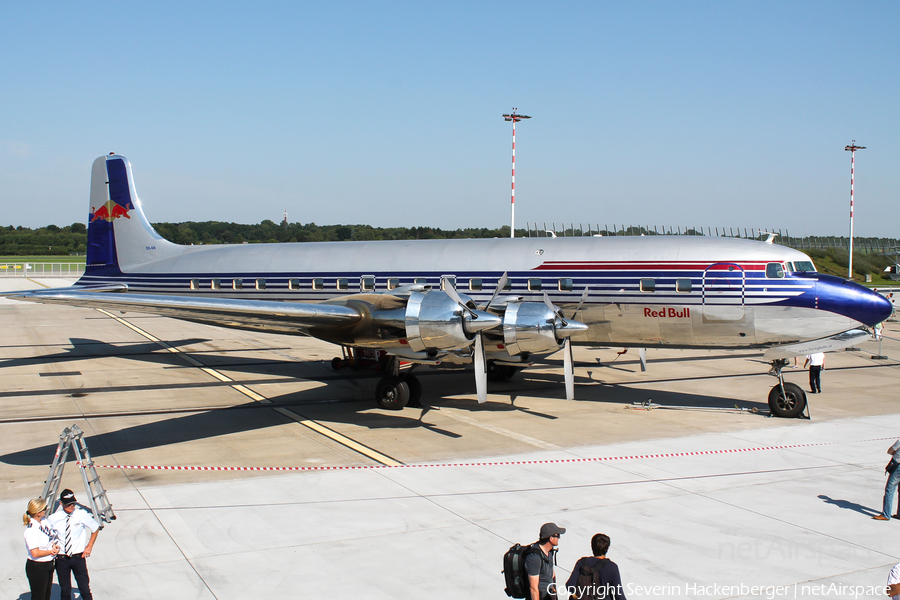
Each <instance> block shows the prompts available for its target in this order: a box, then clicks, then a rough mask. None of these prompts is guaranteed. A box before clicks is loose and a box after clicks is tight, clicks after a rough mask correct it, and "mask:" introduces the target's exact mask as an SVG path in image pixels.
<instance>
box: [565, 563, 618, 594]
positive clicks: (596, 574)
mask: <svg viewBox="0 0 900 600" xmlns="http://www.w3.org/2000/svg"><path fill="white" fill-rule="evenodd" d="M608 562H609V559H608V558H601V559H599V560H598V561H597V563H596V564H594V566H593V567H590V566H588V565H587V561H585V562H583V563H582V564H581V572H580V573H579V574H578V579H577V580H576V582H575V589H576V591H575V593H574V594H573V595H572V598H577V599H578V600H604V599H607V598H609V597H610V596H611V595H610V594H607V593H606V592H607V590H606V587H605V585H606V584H605V583H604V582H603V578H602V577H601V576H600V570H601V569H603V566H604V565H605V564H606V563H608ZM612 597H614V596H612Z"/></svg>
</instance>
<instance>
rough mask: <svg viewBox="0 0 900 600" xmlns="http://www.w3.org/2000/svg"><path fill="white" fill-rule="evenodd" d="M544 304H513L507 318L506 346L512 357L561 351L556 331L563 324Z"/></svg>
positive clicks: (504, 322)
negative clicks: (526, 353) (528, 353)
mask: <svg viewBox="0 0 900 600" xmlns="http://www.w3.org/2000/svg"><path fill="white" fill-rule="evenodd" d="M558 320H559V319H558V318H557V316H556V313H554V312H553V311H552V310H550V307H548V306H547V305H546V304H544V303H543V302H512V303H510V304H507V305H506V312H505V313H504V315H503V343H504V344H505V345H506V351H507V352H509V354H510V355H513V356H514V355H516V354H522V353H525V352H530V353H541V352H551V351H555V350H558V349H559V346H560V344H561V343H562V342H561V341H560V340H558V339H557V337H556V336H557V332H556V329H557V327H558V326H561V325H562V323H561V322H560V323H557V321H558Z"/></svg>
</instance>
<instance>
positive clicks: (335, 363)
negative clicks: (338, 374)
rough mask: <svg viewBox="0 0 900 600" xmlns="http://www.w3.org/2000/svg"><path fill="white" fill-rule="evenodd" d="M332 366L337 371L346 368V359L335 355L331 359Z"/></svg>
mask: <svg viewBox="0 0 900 600" xmlns="http://www.w3.org/2000/svg"><path fill="white" fill-rule="evenodd" d="M331 368H332V369H334V370H335V371H340V370H341V369H343V368H344V361H343V360H342V359H341V358H339V357H337V356H335V357H334V358H332V359H331Z"/></svg>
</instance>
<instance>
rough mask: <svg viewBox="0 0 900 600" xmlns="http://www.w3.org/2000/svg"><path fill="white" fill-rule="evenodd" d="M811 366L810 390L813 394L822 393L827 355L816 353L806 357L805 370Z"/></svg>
mask: <svg viewBox="0 0 900 600" xmlns="http://www.w3.org/2000/svg"><path fill="white" fill-rule="evenodd" d="M807 365H809V389H810V391H811V392H812V393H813V394H821V393H822V379H821V374H822V371H824V370H825V353H824V352H815V353H813V354H808V355H807V356H806V362H804V363H803V368H804V369H805V368H806V366H807Z"/></svg>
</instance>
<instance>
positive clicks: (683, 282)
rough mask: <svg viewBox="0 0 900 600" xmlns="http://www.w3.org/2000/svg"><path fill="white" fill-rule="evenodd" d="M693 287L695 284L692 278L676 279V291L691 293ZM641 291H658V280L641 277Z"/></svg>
mask: <svg viewBox="0 0 900 600" xmlns="http://www.w3.org/2000/svg"><path fill="white" fill-rule="evenodd" d="M692 289H693V284H692V283H691V280H690V279H676V280H675V291H676V292H681V293H682V294H687V293H690V291H691V290H692ZM641 291H642V292H655V291H656V280H655V279H641Z"/></svg>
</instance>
